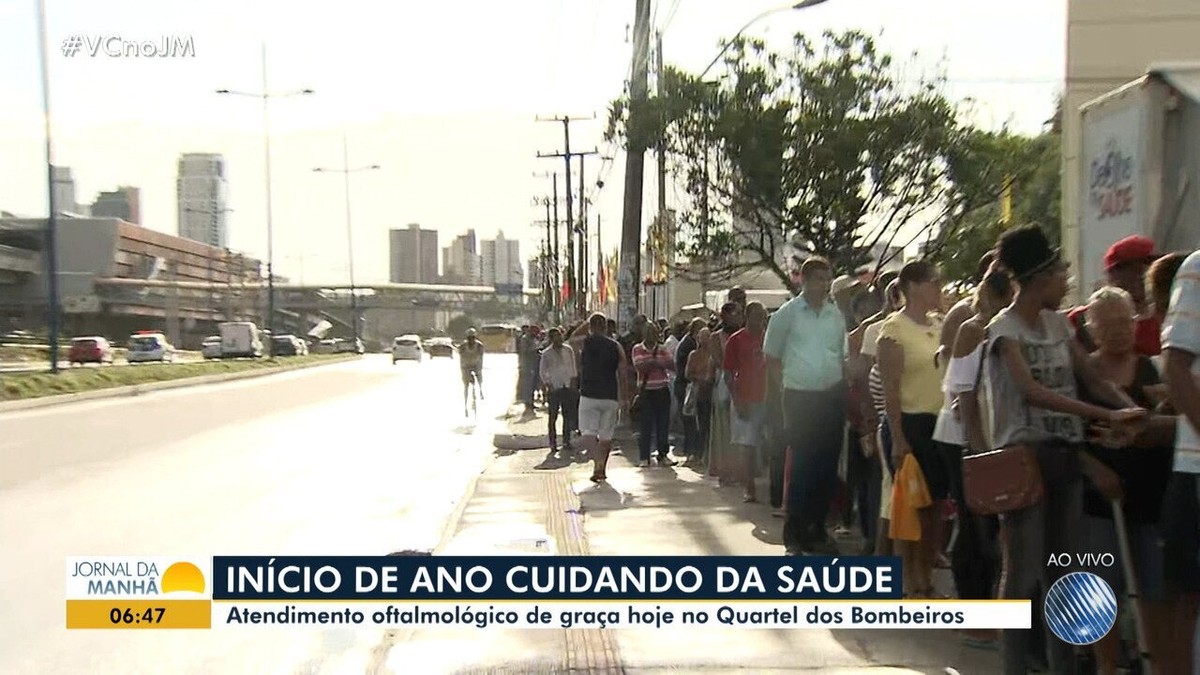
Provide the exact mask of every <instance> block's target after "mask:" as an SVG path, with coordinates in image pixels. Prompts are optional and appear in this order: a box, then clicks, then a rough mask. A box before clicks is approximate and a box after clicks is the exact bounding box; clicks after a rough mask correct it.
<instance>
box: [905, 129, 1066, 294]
mask: <svg viewBox="0 0 1200 675" xmlns="http://www.w3.org/2000/svg"><path fill="white" fill-rule="evenodd" d="M1054 128H1055V127H1053V126H1051V128H1050V130H1048V131H1045V132H1043V133H1042V134H1041V135H1039V136H1035V137H1029V136H1019V135H1015V134H1011V133H1009V132H1006V131H1003V132H982V131H975V132H972V133H971V134H969V136H968V139H967V142H966V143H965V144H964V146H963V152H962V153H961V154H960V155H957V156H955V157H954V159H953V162H952V173H953V177H954V178H953V179H954V184H955V190H956V192H957V197H958V200H959V201H960V203H961V204H962V205H963V208H962V209H961V210H960V211H959V212H958V213H956V214H953V215H952V217H950V218H948V219H947V221H946V223H945V226H944V227H942V228H941V231H940V232H939V235H938V237H937V238H936V239H935V241H934V242H933V246H932V247H931V249H930V251H929V255H930V257H932V258H934V259H935V260H937V261H938V263H939V265H940V266H941V267H942V272H943V274H944V275H945V277H946V278H947V279H955V280H963V281H968V282H973V281H978V279H974V276H975V273H976V268H977V267H978V263H979V259H980V258H981V257H983V255H984V253H986V252H987V251H988V250H990V249H991V248H992V247H993V246H994V245H995V243H996V240H997V238H999V236H1000V234H1001V233H1002V232H1003V231H1004V229H1005V228H1006V226H1009V225H1023V224H1027V223H1037V224H1039V225H1041V226H1042V228H1043V229H1044V230H1045V231H1046V234H1047V235H1048V236H1049V237H1050V239H1051V241H1052V242H1053V243H1055V244H1056V245H1057V243H1058V240H1059V238H1060V236H1061V230H1062V222H1061V215H1060V214H1061V210H1060V209H1061V195H1062V185H1061V174H1060V168H1059V161H1060V157H1061V137H1060V136H1059V135H1058V133H1057V132H1055V131H1054ZM997 176H999V177H1000V178H999V180H996V177H997ZM1005 176H1008V177H1011V180H1012V187H1011V194H1012V197H1011V199H1012V212H1011V220H1010V221H1009V223H1008V224H1007V225H1006V224H1005V223H1003V222H1001V219H1002V217H1003V212H1002V205H1001V202H1002V186H1003V184H1004V177H1005Z"/></svg>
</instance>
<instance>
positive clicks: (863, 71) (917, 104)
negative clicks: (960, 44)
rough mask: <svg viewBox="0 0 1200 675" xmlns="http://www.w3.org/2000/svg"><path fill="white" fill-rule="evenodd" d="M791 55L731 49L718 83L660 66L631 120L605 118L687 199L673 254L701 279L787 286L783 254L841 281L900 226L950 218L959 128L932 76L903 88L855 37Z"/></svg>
mask: <svg viewBox="0 0 1200 675" xmlns="http://www.w3.org/2000/svg"><path fill="white" fill-rule="evenodd" d="M793 47H794V48H793V49H792V50H791V51H790V52H788V53H773V52H769V51H768V50H767V49H766V48H765V47H764V45H763V44H762V43H761V42H756V41H748V40H744V39H741V40H738V41H735V42H734V43H732V45H731V47H730V49H729V52H728V54H727V56H726V58H725V66H726V75H725V77H724V78H722V79H721V80H720V81H719V82H716V83H709V82H701V81H700V80H699V79H698V78H696V77H695V76H692V75H689V74H687V73H684V72H682V71H679V70H674V69H667V70H666V72H664V73H663V74H662V93H661V95H659V96H657V97H655V98H653V99H651V100H650V101H648V102H647V103H646V104H645V108H644V110H643V109H641V108H639V109H636V110H634V109H631V107H630V104H629V101H628V99H622V100H619V101H616V102H614V103H613V105H612V107H611V108H610V118H609V126H608V135H609V137H610V138H611V139H619V140H621V141H622V142H624V143H625V144H626V145H627V147H653V146H654V145H655V144H657V143H660V142H661V143H662V146H663V150H664V151H665V153H666V155H667V157H668V161H669V163H670V165H671V166H672V168H673V169H674V172H675V174H676V175H677V176H678V177H680V178H681V179H682V182H683V184H684V185H685V187H686V192H687V203H686V204H684V205H681V208H680V209H679V223H680V237H679V240H680V248H681V252H682V253H683V254H685V255H686V256H687V257H688V258H690V259H691V260H703V261H704V264H705V273H706V274H712V273H716V274H718V275H720V274H727V275H732V274H736V273H737V272H739V271H741V270H744V269H747V268H759V269H762V268H765V269H768V270H770V271H772V272H773V273H775V274H776V275H777V276H778V277H779V278H780V279H781V280H782V281H783V282H784V283H785V284H787V285H788V286H789V287H791V286H792V281H791V275H790V269H789V267H790V260H789V259H788V257H789V254H792V253H796V252H800V253H801V254H804V253H816V254H821V255H825V256H827V257H829V258H830V259H831V260H832V261H833V263H834V265H835V267H836V268H837V271H838V272H839V273H843V272H849V271H852V270H854V269H856V268H858V267H859V266H861V265H862V264H863V263H865V262H866V261H867V260H868V259H869V258H870V253H869V250H870V249H871V247H872V246H875V245H876V244H881V243H895V244H905V243H908V242H901V241H896V239H897V236H898V233H899V232H900V230H901V229H902V228H905V226H907V225H910V224H912V223H916V222H923V223H924V222H928V223H930V224H932V223H933V222H938V221H940V220H941V218H942V217H944V215H945V214H946V213H951V212H954V211H955V210H957V209H958V208H959V205H958V203H957V200H956V193H955V192H954V191H953V189H952V188H953V180H952V178H953V177H952V172H953V169H954V166H955V158H956V157H959V156H961V155H963V154H965V151H964V148H963V144H964V143H965V142H966V141H967V140H969V138H970V134H969V132H970V129H968V128H965V127H964V126H963V125H962V124H961V123H960V121H959V117H960V115H959V110H958V106H957V104H955V103H954V102H952V101H950V100H948V99H947V98H946V97H945V96H944V95H943V94H942V93H941V91H940V89H941V81H940V80H939V79H936V78H935V79H927V80H922V81H920V82H918V83H917V84H916V85H915V86H913V85H911V84H908V83H906V82H904V81H903V80H902V79H901V78H900V77H899V75H898V73H897V72H896V69H895V68H894V67H893V63H892V59H891V57H890V56H889V55H887V54H884V53H881V52H880V51H879V50H878V48H877V46H876V44H875V41H874V39H873V38H871V37H870V36H868V35H866V34H864V33H861V32H857V31H849V32H846V33H840V34H834V33H825V34H824V36H823V40H822V43H821V45H820V46H819V47H818V46H816V45H814V44H813V43H812V42H810V41H809V40H808V39H807V38H805V37H804V36H803V35H797V36H796V37H795V40H794V45H793ZM643 112H644V114H641V113H643ZM961 163H962V162H960V164H961ZM962 170H964V171H965V170H966V167H963V169H962ZM939 212H942V214H941V215H939ZM684 271H685V272H686V270H684Z"/></svg>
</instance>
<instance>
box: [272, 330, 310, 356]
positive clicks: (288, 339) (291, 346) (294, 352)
mask: <svg viewBox="0 0 1200 675" xmlns="http://www.w3.org/2000/svg"><path fill="white" fill-rule="evenodd" d="M305 351H306V350H305V349H304V346H303V342H302V341H301V340H300V339H299V338H297V337H296V336H295V335H277V336H275V337H273V338H271V353H273V354H274V355H275V356H301V355H303V354H304V353H305Z"/></svg>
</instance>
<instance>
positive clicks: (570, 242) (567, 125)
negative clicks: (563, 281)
mask: <svg viewBox="0 0 1200 675" xmlns="http://www.w3.org/2000/svg"><path fill="white" fill-rule="evenodd" d="M586 119H595V116H594V115H593V116H592V117H574V118H573V117H567V116H563V117H559V118H552V119H546V118H541V117H539V118H538V121H539V122H561V123H562V125H563V144H564V147H563V151H562V152H553V153H542V152H539V153H538V155H537V156H538V157H539V158H542V159H544V158H547V157H555V158H558V157H561V158H562V159H563V163H564V165H565V166H566V170H567V176H566V178H567V185H566V188H567V190H566V197H567V270H566V276H567V279H569V280H571V285H572V286H575V285H576V284H577V283H578V282H577V281H576V279H575V265H574V264H575V260H574V258H575V250H574V249H575V247H574V233H575V214H574V211H575V205H574V199H573V197H572V194H571V158H572V157H581V156H584V155H598V154H600V152H599V151H598V150H595V149H593V150H591V151H590V152H571V122H577V121H581V120H586ZM556 184H557V183H556ZM573 290H574V293H572V295H574V296H575V297H576V298H577V300H576V305H575V306H576V314H577V315H579V314H582V305H580V304H579V302H578V297H579V294H580V289H579V288H575V289H573Z"/></svg>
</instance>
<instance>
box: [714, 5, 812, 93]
mask: <svg viewBox="0 0 1200 675" xmlns="http://www.w3.org/2000/svg"><path fill="white" fill-rule="evenodd" d="M823 2H826V0H804V1H803V2H797V3H796V4H794V5H785V6H783V7H776V8H775V9H768V10H767V11H765V12H763V13H762V14H759V15H758V16H756V17H754V18H753V19H750V20H749V21H747V22H746V25H745V26H742V27H741V28H739V29H738V32H736V33H734V34H733V37H732V38H730V39H729V41H727V42H726V43H725V46H724V47H722V48H721V51H720V52H718V53H717V55H716V56H715V57H714V58H713V60H712V63H709V64H708V67H707V68H705V69H704V71H703V72H701V73H700V77H699V78H698V79H701V80H703V79H704V76H705V75H707V74H708V71H710V70H712V68H713V66H715V65H717V61H720V60H721V57H722V56H724V55H725V52H727V51H729V48H730V47H731V46H732V45H733V43H734V42H737V39H738V38H739V37H741V36H742V33H745V32H746V30H747V29H748V28H750V26H753V25H754V24H756V23H758V22H759V21H761V20H763V19H765V18H767V17H768V16H771V15H772V14H778V13H779V12H787V11H790V10H793V9H808V8H809V7H812V6H814V5H819V4H821V3H823Z"/></svg>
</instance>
